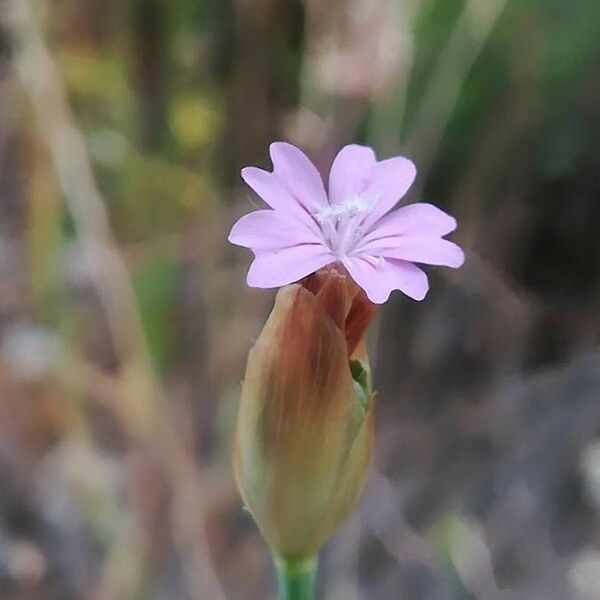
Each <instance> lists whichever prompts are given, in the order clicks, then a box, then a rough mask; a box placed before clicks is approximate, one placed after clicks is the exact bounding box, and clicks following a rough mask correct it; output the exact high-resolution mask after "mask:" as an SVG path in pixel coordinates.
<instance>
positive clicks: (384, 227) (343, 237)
mask: <svg viewBox="0 0 600 600" xmlns="http://www.w3.org/2000/svg"><path fill="white" fill-rule="evenodd" d="M270 154H271V160H272V161H273V171H272V172H269V171H264V170H262V169H259V168H256V167H246V168H245V169H242V177H243V178H244V180H245V181H246V183H247V184H248V185H249V186H250V187H251V188H252V189H254V191H255V192H256V193H257V194H258V195H259V196H261V197H262V199H263V200H264V201H265V202H266V203H267V204H268V205H269V206H270V207H271V208H270V209H267V210H258V211H255V212H252V213H250V214H248V215H245V216H244V217H242V218H241V219H240V220H239V221H238V222H237V223H236V224H235V225H234V226H233V229H232V230H231V233H230V234H229V241H230V242H232V243H233V244H237V245H239V246H245V247H247V248H250V249H252V251H253V252H254V255H255V258H254V261H253V262H252V265H251V266H250V269H249V271H248V278H247V281H248V285H250V286H252V287H259V288H272V287H280V286H283V285H287V284H289V283H293V282H295V281H299V280H300V279H302V278H303V277H305V276H307V275H309V274H311V273H314V272H315V271H317V270H318V269H320V268H321V267H324V266H326V265H329V264H331V263H340V264H342V265H343V266H344V267H345V269H346V270H347V271H348V273H349V274H350V276H351V277H352V278H353V279H354V281H355V282H356V283H357V284H358V285H359V286H360V287H361V288H362V289H363V290H364V291H365V292H366V293H367V296H368V297H369V299H370V300H371V301H372V302H375V303H377V304H381V303H382V302H385V301H386V300H387V299H388V297H389V295H390V293H391V292H392V290H401V291H402V292H404V293H405V294H406V295H407V296H410V297H411V298H414V299H415V300H422V299H423V298H424V297H425V295H426V293H427V290H428V289H429V284H428V281H427V276H426V275H425V273H424V272H423V271H422V270H421V269H420V268H419V267H417V266H416V265H415V264H414V263H422V264H429V265H443V266H447V267H453V268H457V267H460V266H461V265H462V263H463V262H464V254H463V252H462V250H461V249H460V248H459V247H458V246H457V245H456V244H454V243H452V242H450V241H448V240H445V239H443V236H445V235H446V234H448V233H450V232H451V231H453V230H454V229H455V228H456V221H455V219H454V218H453V217H451V216H449V215H447V214H446V213H445V212H443V211H442V210H440V209H439V208H436V207H435V206H432V205H431V204H425V203H416V204H410V205H406V206H403V207H402V208H399V209H397V210H392V209H393V208H394V206H395V205H396V203H397V202H398V201H399V200H400V199H401V198H402V197H403V196H404V195H405V194H406V192H407V191H408V189H409V188H410V186H411V185H412V183H413V181H414V179H415V176H416V168H415V166H414V165H413V163H412V162H411V161H410V160H408V159H406V158H403V157H401V156H396V157H394V158H389V159H387V160H382V161H378V160H377V159H376V157H375V153H374V152H373V150H371V148H367V147H366V146H359V145H356V144H351V145H349V146H345V147H344V148H342V149H341V150H340V152H339V153H338V155H337V156H336V158H335V160H334V161H333V165H332V166H331V171H330V173H329V186H328V187H329V192H326V191H325V187H324V185H323V180H322V179H321V176H320V175H319V172H318V171H317V169H316V168H315V166H314V165H313V164H312V163H311V162H310V160H309V159H308V158H307V157H306V155H305V154H304V153H303V152H301V151H300V150H299V149H298V148H296V147H294V146H292V145H291V144H288V143H285V142H275V143H273V144H271V147H270Z"/></svg>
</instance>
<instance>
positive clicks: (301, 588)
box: [275, 558, 317, 600]
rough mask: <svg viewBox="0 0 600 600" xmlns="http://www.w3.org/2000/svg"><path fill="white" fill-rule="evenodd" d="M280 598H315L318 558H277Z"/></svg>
mask: <svg viewBox="0 0 600 600" xmlns="http://www.w3.org/2000/svg"><path fill="white" fill-rule="evenodd" d="M275 565H276V567H277V579H278V581H279V600H314V597H315V574H316V572H317V559H316V558H312V559H308V560H290V559H285V558H276V559H275Z"/></svg>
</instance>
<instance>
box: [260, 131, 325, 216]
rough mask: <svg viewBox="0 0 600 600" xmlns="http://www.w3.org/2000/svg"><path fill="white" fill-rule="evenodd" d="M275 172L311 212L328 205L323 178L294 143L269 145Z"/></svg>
mask: <svg viewBox="0 0 600 600" xmlns="http://www.w3.org/2000/svg"><path fill="white" fill-rule="evenodd" d="M269 153H270V154H271V160H272V161H273V173H275V175H276V176H277V177H278V178H279V180H280V181H281V182H282V184H283V185H284V186H285V187H286V188H287V189H288V190H289V192H290V193H291V194H292V195H293V196H294V197H295V198H296V200H298V202H300V204H302V206H304V207H305V208H306V209H307V210H309V211H310V213H311V214H312V213H314V212H315V211H316V210H318V209H319V208H321V207H323V206H326V205H327V193H326V192H325V187H324V186H323V179H322V178H321V175H320V174H319V171H317V168H316V167H315V166H314V165H313V164H312V162H310V160H309V159H308V157H307V156H306V155H305V154H304V152H302V151H301V150H299V149H298V148H296V147H295V146H292V144H288V143H287V142H274V143H273V144H271V146H270V147H269Z"/></svg>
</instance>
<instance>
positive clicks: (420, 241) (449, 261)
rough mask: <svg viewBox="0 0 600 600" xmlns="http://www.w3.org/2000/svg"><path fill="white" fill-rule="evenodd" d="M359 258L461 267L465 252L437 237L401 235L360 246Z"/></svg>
mask: <svg viewBox="0 0 600 600" xmlns="http://www.w3.org/2000/svg"><path fill="white" fill-rule="evenodd" d="M355 254H356V255H357V256H384V257H386V258H399V259H401V260H408V261H411V262H417V263H424V264H426V265H441V266H445V267H453V268H454V269H456V268H458V267H460V266H461V265H462V264H463V263H464V262H465V254H464V252H463V251H462V250H461V249H460V248H459V247H458V246H457V245H456V244H454V243H453V242H449V241H448V240H443V239H441V238H435V237H413V236H404V235H399V236H396V237H387V238H383V239H378V240H374V241H372V242H367V243H366V244H363V245H361V246H359V247H358V248H357V249H356V251H355Z"/></svg>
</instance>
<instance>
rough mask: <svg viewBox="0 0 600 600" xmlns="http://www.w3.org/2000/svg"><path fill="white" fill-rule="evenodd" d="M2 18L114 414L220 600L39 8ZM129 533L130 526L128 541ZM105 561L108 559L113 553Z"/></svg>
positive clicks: (196, 587) (191, 567) (6, 10)
mask: <svg viewBox="0 0 600 600" xmlns="http://www.w3.org/2000/svg"><path fill="white" fill-rule="evenodd" d="M0 18H2V20H3V21H4V22H5V24H6V26H7V28H8V31H9V33H10V34H11V36H12V40H13V44H14V50H15V51H14V64H15V67H16V71H17V73H18V76H19V78H20V80H21V83H22V85H23V88H24V90H25V92H26V94H27V96H28V99H29V101H30V104H31V107H32V109H33V113H34V115H35V117H36V120H37V125H38V127H39V129H40V131H41V134H42V136H43V139H44V141H45V143H46V145H47V147H48V151H49V153H50V155H51V158H52V161H53V164H54V168H55V171H56V175H57V178H58V180H59V183H60V187H61V190H62V192H63V196H64V201H65V204H66V207H67V210H68V211H69V214H70V216H71V218H72V219H73V223H74V225H75V230H76V234H77V239H78V242H79V245H80V247H81V250H82V255H83V259H84V260H85V262H86V264H87V268H88V272H89V276H90V281H91V283H92V285H93V286H94V289H95V290H96V293H97V294H98V297H99V299H100V301H101V303H102V307H103V310H104V312H105V314H106V319H107V324H108V327H109V330H110V333H111V335H112V339H113V343H114V346H115V349H116V351H117V352H118V356H119V359H120V364H121V370H120V373H119V375H118V377H117V378H116V379H115V384H116V386H115V390H114V393H115V395H116V398H115V399H116V405H117V406H118V410H116V414H117V417H118V418H119V419H120V421H121V423H122V424H123V427H124V429H125V430H126V431H127V432H128V433H129V434H130V436H131V439H132V442H133V443H134V444H135V445H136V448H135V449H136V451H137V452H138V453H141V454H142V455H143V456H144V459H145V460H152V459H153V458H151V457H154V460H156V458H155V457H156V456H158V457H159V459H158V460H160V462H161V467H162V471H164V473H165V475H166V477H168V480H169V484H170V487H171V489H172V494H173V506H174V509H173V512H174V514H175V515H176V516H179V518H174V519H173V521H174V522H173V537H174V539H175V541H176V543H177V544H178V546H179V550H180V551H181V553H182V556H183V563H184V569H185V572H186V576H187V583H188V586H189V588H190V591H191V593H192V595H193V596H194V597H197V598H214V599H215V600H221V599H223V598H224V594H223V592H222V590H221V587H220V585H219V582H218V579H217V576H216V573H215V572H214V568H213V566H212V563H211V561H210V558H209V552H208V544H207V541H206V539H205V532H204V512H203V494H202V485H201V480H200V476H199V469H198V466H197V465H196V464H195V461H194V459H193V457H192V456H191V454H190V452H189V450H188V449H187V448H186V447H185V444H184V441H182V440H180V436H178V435H177V434H176V433H175V424H174V422H173V420H172V419H169V414H168V411H167V410H166V403H165V402H164V395H163V392H162V390H161V389H160V385H159V383H158V381H157V380H156V377H155V375H154V373H153V370H152V368H151V364H150V360H149V355H148V348H147V343H146V337H145V333H144V329H143V327H142V323H141V318H140V313H139V310H138V307H137V304H136V300H135V294H134V290H133V285H132V282H131V278H130V275H129V273H128V270H127V267H126V265H125V262H124V261H123V259H122V257H121V254H120V252H119V249H118V245H117V243H116V240H115V238H114V235H113V232H112V230H111V226H110V221H109V216H108V211H107V210H106V206H105V202H104V200H103V198H102V195H101V193H100V191H99V189H98V185H97V183H96V180H95V177H94V174H93V171H92V168H91V164H90V160H89V156H88V152H87V148H86V144H85V141H84V138H83V136H82V134H81V132H80V131H79V130H78V128H77V127H76V125H75V119H74V116H73V114H72V112H71V109H70V107H69V102H68V100H67V94H66V92H65V89H64V85H63V82H62V78H61V75H60V73H59V70H58V68H57V65H56V62H55V60H54V59H53V57H52V55H51V53H50V50H49V48H48V46H47V44H46V42H45V41H44V36H43V32H42V27H41V25H40V21H39V17H38V15H37V13H36V7H35V6H34V3H33V2H32V1H31V0H7V1H6V2H5V3H4V5H3V7H2V12H1V15H0ZM105 387H106V386H105ZM182 520H184V521H185V524H182ZM136 540H137V538H136V536H135V533H134V540H133V545H134V547H135V544H136ZM131 543H132V540H131V539H121V540H118V541H117V544H116V547H115V548H113V556H122V553H123V550H124V549H127V548H129V546H130V544H131ZM136 551H139V548H138V550H136ZM114 562H115V561H114V560H113V561H112V563H113V564H114ZM107 564H108V565H110V564H111V559H110V558H109V559H108V560H107ZM109 570H110V569H109ZM109 579H110V575H109ZM130 585H131V586H135V585H137V582H135V581H132V582H130ZM107 586H108V589H107V590H106V591H107V592H108V594H109V597H114V595H112V596H111V595H110V594H111V593H112V592H114V591H115V588H117V589H119V592H120V593H121V594H124V595H122V596H120V597H131V596H132V593H133V589H128V590H123V589H122V587H121V586H120V585H119V583H118V582H114V581H113V582H112V583H111V582H110V581H109V582H108V583H107Z"/></svg>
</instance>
